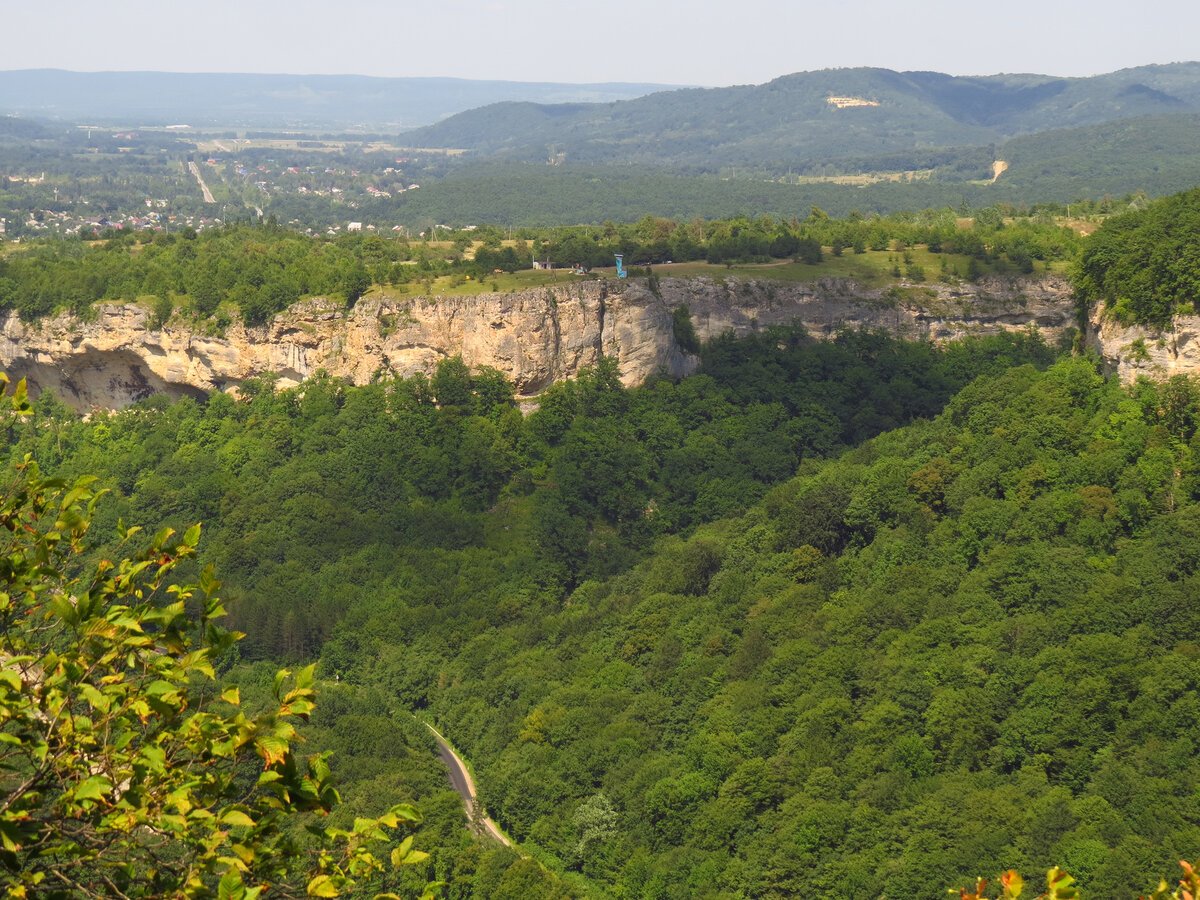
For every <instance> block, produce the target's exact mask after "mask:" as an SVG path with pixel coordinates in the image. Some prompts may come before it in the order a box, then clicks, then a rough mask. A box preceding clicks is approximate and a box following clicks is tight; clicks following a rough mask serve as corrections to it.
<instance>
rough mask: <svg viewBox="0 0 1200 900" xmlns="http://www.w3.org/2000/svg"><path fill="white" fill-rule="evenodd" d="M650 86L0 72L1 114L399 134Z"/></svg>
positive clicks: (620, 96)
mask: <svg viewBox="0 0 1200 900" xmlns="http://www.w3.org/2000/svg"><path fill="white" fill-rule="evenodd" d="M667 88H668V86H666V85H657V84H623V83H611V84H555V83H540V82H519V81H471V80H467V79H460V78H371V77H367V76H363V75H238V74H211V73H200V74H191V73H179V72H68V71H63V70H61V69H22V70H16V71H9V72H0V114H3V113H19V114H21V115H28V116H41V117H47V118H59V119H68V120H85V121H93V120H94V121H97V122H108V123H121V124H127V125H156V124H159V125H166V124H172V123H187V124H191V125H202V126H213V125H226V126H238V125H240V126H250V127H268V128H282V127H314V128H325V127H329V128H345V127H351V126H365V127H367V128H370V129H374V130H393V131H394V130H398V129H401V128H412V127H415V126H418V125H427V124H429V123H432V122H437V121H438V120H440V119H443V118H445V117H446V116H450V115H453V114H454V113H458V112H462V111H463V110H467V109H472V108H474V107H479V106H483V105H486V104H493V103H497V102H500V101H536V102H538V103H550V104H559V103H579V102H609V101H616V100H627V99H630V98H633V97H639V96H642V95H644V94H648V93H651V92H652V91H660V90H665V89H667Z"/></svg>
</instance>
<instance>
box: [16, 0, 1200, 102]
mask: <svg viewBox="0 0 1200 900" xmlns="http://www.w3.org/2000/svg"><path fill="white" fill-rule="evenodd" d="M5 6H7V7H9V8H7V9H4V7H5ZM0 21H3V23H4V30H5V32H6V35H7V37H8V40H6V41H5V50H4V54H3V57H2V58H0V68H3V69H28V68H59V69H73V70H77V71H97V70H155V71H175V72H287V73H294V74H360V75H382V76H453V77H460V78H479V79H503V80H514V81H563V82H578V83H583V82H607V81H627V82H654V83H663V84H694V85H712V86H720V85H729V84H749V83H761V82H764V81H769V80H770V79H772V78H775V77H777V76H780V75H785V74H788V73H791V72H799V71H806V70H811V69H823V68H831V67H841V66H864V65H869V66H881V67H884V68H890V69H927V70H934V71H940V72H948V73H950V74H954V75H968V74H974V75H983V74H993V73H997V72H1037V73H1042V74H1048V75H1094V74H1097V73H1101V72H1110V71H1113V70H1116V69H1121V68H1126V67H1129V66H1137V65H1144V64H1147V63H1166V62H1177V61H1182V60H1194V59H1197V58H1200V3H1197V2H1195V0H1137V2H1130V0H1086V2H1085V0H997V2H988V3H983V2H978V0H907V2H888V3H885V2H881V0H853V2H837V0H820V2H812V0H791V2H786V0H735V2H728V0H688V2H684V0H603V2H601V0H326V2H314V0H203V2H195V0H189V2H182V0H152V2H147V0H104V2H95V0H86V2H81V0H43V2H41V3H20V4H17V3H12V2H4V3H0Z"/></svg>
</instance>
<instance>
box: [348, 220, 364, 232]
mask: <svg viewBox="0 0 1200 900" xmlns="http://www.w3.org/2000/svg"><path fill="white" fill-rule="evenodd" d="M346 230H347V231H362V222H347V223H346Z"/></svg>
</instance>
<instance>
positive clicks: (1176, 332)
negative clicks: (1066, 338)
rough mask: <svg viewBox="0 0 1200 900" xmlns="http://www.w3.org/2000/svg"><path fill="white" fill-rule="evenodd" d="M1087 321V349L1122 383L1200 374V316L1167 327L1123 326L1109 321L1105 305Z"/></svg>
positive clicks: (1173, 320)
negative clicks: (1095, 354) (1088, 347)
mask: <svg viewBox="0 0 1200 900" xmlns="http://www.w3.org/2000/svg"><path fill="white" fill-rule="evenodd" d="M1088 319H1089V321H1088V346H1090V347H1091V348H1092V349H1094V350H1096V351H1097V352H1098V353H1099V354H1100V356H1101V357H1102V358H1103V360H1104V367H1105V369H1106V370H1108V371H1110V372H1116V373H1117V374H1118V375H1119V376H1120V378H1121V380H1122V381H1125V382H1130V381H1134V380H1136V379H1137V378H1138V377H1139V376H1142V375H1145V376H1147V377H1150V378H1154V379H1164V378H1170V377H1171V376H1172V375H1195V374H1197V373H1200V316H1176V317H1175V318H1174V319H1172V320H1171V322H1170V324H1169V325H1168V326H1167V327H1165V328H1149V327H1146V326H1143V325H1121V324H1120V323H1119V322H1114V321H1113V320H1111V319H1108V318H1106V317H1105V309H1104V304H1098V305H1097V306H1095V307H1093V308H1092V309H1091V310H1090V311H1089V315H1088Z"/></svg>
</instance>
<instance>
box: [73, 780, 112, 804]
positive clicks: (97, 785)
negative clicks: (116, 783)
mask: <svg viewBox="0 0 1200 900" xmlns="http://www.w3.org/2000/svg"><path fill="white" fill-rule="evenodd" d="M111 790H112V782H111V781H109V780H108V779H107V778H105V777H104V776H103V775H92V776H91V777H89V778H87V779H85V780H84V781H82V782H80V784H79V786H78V787H76V788H75V790H74V792H73V796H74V797H75V799H76V800H103V799H104V795H105V794H106V793H108V792H109V791H111Z"/></svg>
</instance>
